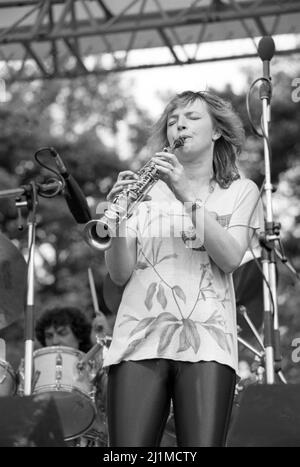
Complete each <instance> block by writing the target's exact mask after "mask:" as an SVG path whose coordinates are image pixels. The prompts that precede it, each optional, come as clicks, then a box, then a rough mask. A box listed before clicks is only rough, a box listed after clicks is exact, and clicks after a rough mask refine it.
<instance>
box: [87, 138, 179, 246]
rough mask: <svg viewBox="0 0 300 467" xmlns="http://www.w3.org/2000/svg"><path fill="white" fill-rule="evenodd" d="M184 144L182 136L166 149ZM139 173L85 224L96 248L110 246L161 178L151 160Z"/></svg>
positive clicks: (88, 240) (89, 242)
mask: <svg viewBox="0 0 300 467" xmlns="http://www.w3.org/2000/svg"><path fill="white" fill-rule="evenodd" d="M183 145H184V138H183V137H182V136H180V137H179V138H177V139H176V140H175V141H174V143H173V145H172V146H171V147H170V148H169V149H167V148H165V149H164V151H166V152H169V151H171V152H172V151H173V150H174V149H176V148H179V147H180V146H183ZM137 175H138V179H137V180H136V181H135V182H134V183H132V185H131V186H130V187H126V188H124V189H123V190H122V191H121V192H120V193H119V194H118V195H117V196H115V198H114V199H113V201H112V202H111V203H110V205H109V208H108V209H107V210H106V211H105V213H104V215H102V216H101V217H100V218H98V219H92V220H91V221H89V222H87V223H86V224H85V226H84V229H83V236H84V238H85V240H86V241H87V243H88V244H89V245H91V246H92V247H94V248H95V249H97V250H101V251H105V250H107V249H108V248H110V246H111V241H112V237H114V236H118V232H119V227H120V224H121V223H122V222H123V221H124V220H126V219H128V218H129V217H130V215H131V214H132V213H133V211H134V210H135V209H136V207H137V206H138V205H139V203H141V202H142V201H143V199H144V198H145V197H146V195H147V193H148V192H149V191H150V190H151V188H152V187H153V185H154V184H155V183H156V182H157V181H158V179H159V175H158V170H157V168H156V167H155V163H154V162H153V161H151V160H150V161H148V162H147V163H146V164H145V165H144V166H143V167H142V168H141V169H140V170H139V171H138V172H137Z"/></svg>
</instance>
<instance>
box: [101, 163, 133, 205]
mask: <svg viewBox="0 0 300 467" xmlns="http://www.w3.org/2000/svg"><path fill="white" fill-rule="evenodd" d="M138 178H139V177H138V176H137V174H136V173H134V172H133V171H132V170H123V171H122V172H120V173H119V175H118V178H117V181H116V183H115V184H114V185H113V187H112V189H111V190H110V192H109V193H108V195H107V197H106V199H107V201H110V202H112V201H113V200H114V198H115V197H116V196H117V195H118V194H120V193H121V191H123V190H124V188H130V185H132V184H134V183H135V182H136V181H137V180H138Z"/></svg>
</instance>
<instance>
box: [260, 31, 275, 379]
mask: <svg viewBox="0 0 300 467" xmlns="http://www.w3.org/2000/svg"><path fill="white" fill-rule="evenodd" d="M263 41H264V38H262V39H261V41H260V44H259V46H258V49H259V50H260V45H261V50H263V44H264V42H263ZM273 53H274V50H273ZM271 55H272V54H271ZM261 58H262V59H263V71H264V73H263V74H264V77H263V78H261V80H262V83H261V86H260V92H259V96H260V99H261V101H262V132H263V138H264V167H265V184H264V191H265V206H266V216H265V232H264V233H263V234H262V236H261V238H260V244H261V247H262V269H263V273H264V276H265V280H264V281H263V298H264V346H265V364H266V382H267V384H274V381H275V368H274V367H275V365H274V359H275V360H276V361H280V360H281V357H280V350H279V345H280V335H279V324H278V306H277V290H276V257H275V251H274V242H275V241H277V240H279V238H280V237H279V234H280V225H279V224H275V223H274V221H273V208H272V192H273V185H272V183H271V162H270V144H269V121H270V101H271V95H272V86H271V77H270V76H269V75H270V73H269V66H268V65H269V61H270V59H271V58H272V56H270V57H268V59H265V58H263V57H261Z"/></svg>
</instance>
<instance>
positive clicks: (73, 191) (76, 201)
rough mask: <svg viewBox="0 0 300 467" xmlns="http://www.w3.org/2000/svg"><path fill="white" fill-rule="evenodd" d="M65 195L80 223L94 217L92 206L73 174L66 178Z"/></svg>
mask: <svg viewBox="0 0 300 467" xmlns="http://www.w3.org/2000/svg"><path fill="white" fill-rule="evenodd" d="M65 184H66V186H65V190H64V197H65V199H66V202H67V204H68V207H69V209H70V211H71V213H72V214H73V217H74V218H75V220H76V222H77V223H78V224H85V223H86V222H88V221H90V220H91V219H92V216H91V212H90V208H89V206H88V204H87V200H86V197H85V196H84V194H83V192H82V190H81V188H80V186H79V185H78V183H77V182H76V180H75V178H74V177H72V175H68V176H67V177H66V178H65Z"/></svg>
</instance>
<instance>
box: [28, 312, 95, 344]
mask: <svg viewBox="0 0 300 467" xmlns="http://www.w3.org/2000/svg"><path fill="white" fill-rule="evenodd" d="M35 332H36V338H37V340H38V341H39V342H40V344H41V345H42V346H43V347H49V346H53V345H60V346H66V347H72V348H74V349H78V350H81V351H82V352H88V350H90V348H91V347H92V340H91V335H92V325H91V323H90V322H89V320H88V318H87V317H86V316H85V314H84V313H83V312H82V311H81V310H80V309H79V308H76V307H72V306H64V307H55V308H48V309H46V310H45V311H44V312H43V314H42V315H41V316H40V318H39V319H38V321H37V323H36V328H35Z"/></svg>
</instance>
